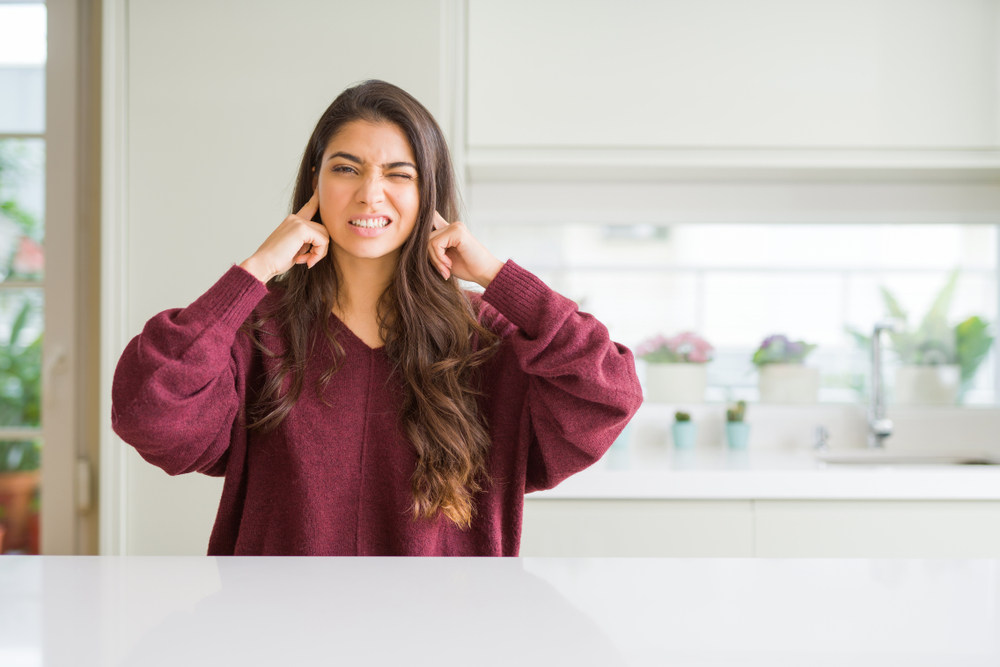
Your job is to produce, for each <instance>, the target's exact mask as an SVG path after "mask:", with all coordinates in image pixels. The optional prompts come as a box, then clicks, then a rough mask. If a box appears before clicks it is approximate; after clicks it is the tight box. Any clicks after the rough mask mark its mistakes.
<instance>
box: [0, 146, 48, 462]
mask: <svg viewBox="0 0 1000 667" xmlns="http://www.w3.org/2000/svg"><path fill="white" fill-rule="evenodd" d="M26 157H27V149H26V147H25V144H23V143H21V142H17V141H0V224H3V225H6V226H7V229H8V230H9V231H10V233H12V234H13V237H14V238H15V239H18V238H19V239H20V240H19V241H18V242H16V243H14V244H13V245H12V246H11V252H10V255H9V256H4V257H0V279H7V280H9V279H20V280H32V279H36V278H38V277H39V276H40V274H41V270H42V266H41V261H42V256H41V245H40V244H41V242H42V237H43V234H44V232H43V229H42V225H41V224H40V222H39V220H38V219H37V218H36V217H35V216H34V215H32V214H31V213H29V212H28V211H27V210H26V209H25V208H24V207H23V206H22V205H21V204H20V203H19V202H18V201H17V192H18V190H17V188H16V187H14V185H16V183H17V182H18V180H19V174H20V173H22V172H23V169H24V164H25V159H26ZM4 231H5V232H6V231H7V230H4ZM14 296H15V295H13V294H11V295H3V297H2V298H0V312H3V313H4V318H5V319H6V318H7V317H9V316H10V314H11V313H13V314H14V317H13V321H12V322H11V323H10V333H9V336H8V337H7V339H6V341H0V425H3V426H27V427H32V426H38V425H39V424H40V421H41V367H42V335H41V334H38V335H37V336H34V337H31V336H30V334H29V332H30V331H31V330H32V327H31V326H30V324H29V321H30V320H31V316H32V315H33V314H34V312H33V311H34V308H35V304H34V303H32V302H31V301H25V302H22V303H21V304H19V305H15V308H16V310H8V304H10V299H11V297H14ZM16 298H17V299H18V300H20V299H21V297H20V296H17V297H16ZM15 304H16V302H15ZM40 463H41V448H40V443H39V441H38V440H37V439H32V440H28V439H25V440H7V441H2V442H0V472H9V471H26V470H35V469H37V468H39V466H40Z"/></svg>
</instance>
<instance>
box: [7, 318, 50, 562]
mask: <svg viewBox="0 0 1000 667" xmlns="http://www.w3.org/2000/svg"><path fill="white" fill-rule="evenodd" d="M31 308H32V304H30V303H24V304H23V305H22V306H21V308H20V310H19V311H18V313H17V316H16V317H15V318H14V322H13V324H12V326H11V332H10V337H9V339H8V340H7V341H6V342H5V343H0V424H8V425H17V426H28V427H30V426H38V425H39V423H40V416H41V414H40V412H41V350H42V337H41V335H38V336H35V337H34V338H33V339H30V340H28V341H22V338H24V337H25V333H26V332H27V331H28V329H29V327H28V326H27V323H28V320H29V316H30V314H31ZM40 466H41V447H40V444H39V441H38V440H37V439H34V440H32V439H23V440H5V441H0V506H2V507H3V508H4V509H5V513H6V516H7V522H6V523H7V525H6V528H7V530H6V538H5V540H4V542H5V549H6V550H7V551H23V552H27V551H29V550H30V548H31V545H30V527H29V525H30V515H31V500H32V498H33V497H34V496H35V494H36V492H37V489H38V482H39V468H40Z"/></svg>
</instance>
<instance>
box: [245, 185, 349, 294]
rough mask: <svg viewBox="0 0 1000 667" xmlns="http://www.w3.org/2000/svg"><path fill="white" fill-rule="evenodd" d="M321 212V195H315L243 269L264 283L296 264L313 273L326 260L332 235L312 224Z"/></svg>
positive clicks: (287, 219)
mask: <svg viewBox="0 0 1000 667" xmlns="http://www.w3.org/2000/svg"><path fill="white" fill-rule="evenodd" d="M318 208H319V194H318V192H313V196H312V197H310V198H309V201H307V202H306V203H305V206H303V207H302V208H301V209H299V212H298V213H293V214H292V215H290V216H288V217H287V218H285V219H284V220H283V221H282V223H281V224H280V225H278V228H277V229H275V230H274V231H273V232H271V235H270V236H268V237H267V240H266V241H264V242H263V243H262V244H261V246H260V247H259V248H257V252H255V253H254V254H252V255H251V256H250V257H248V258H247V259H245V260H244V261H243V262H242V263H240V266H241V267H243V268H244V269H246V270H247V271H248V272H249V273H250V274H251V275H253V276H254V277H255V278H257V280H259V281H261V282H262V283H266V282H267V281H268V280H270V279H271V278H273V277H274V276H277V275H280V274H282V273H284V272H285V271H287V270H288V269H290V268H292V267H293V266H295V265H296V264H305V265H306V266H307V267H309V268H310V269H311V268H312V267H314V266H316V262H318V261H319V260H321V259H323V258H324V257H326V253H327V250H329V248H330V234H329V233H328V232H327V231H326V227H324V226H323V225H321V224H319V223H318V222H313V221H312V217H313V216H314V215H316V211H317V210H318Z"/></svg>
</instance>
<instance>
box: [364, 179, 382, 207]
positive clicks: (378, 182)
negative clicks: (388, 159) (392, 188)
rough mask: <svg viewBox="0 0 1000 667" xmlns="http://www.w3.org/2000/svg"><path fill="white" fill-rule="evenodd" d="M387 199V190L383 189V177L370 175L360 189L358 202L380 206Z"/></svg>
mask: <svg viewBox="0 0 1000 667" xmlns="http://www.w3.org/2000/svg"><path fill="white" fill-rule="evenodd" d="M384 199H385V190H384V188H383V187H382V177H381V175H380V174H369V175H368V176H367V177H366V178H365V179H364V180H363V181H362V182H361V185H360V187H359V188H358V202H359V203H362V204H368V205H369V206H374V205H375V204H380V203H382V201H383V200H384Z"/></svg>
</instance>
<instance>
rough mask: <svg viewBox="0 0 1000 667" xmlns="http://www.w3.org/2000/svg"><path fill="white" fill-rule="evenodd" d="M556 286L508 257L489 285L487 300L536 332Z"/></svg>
mask: <svg viewBox="0 0 1000 667" xmlns="http://www.w3.org/2000/svg"><path fill="white" fill-rule="evenodd" d="M551 293H552V289H551V288H550V287H549V286H548V285H546V284H545V283H543V282H542V281H541V279H539V278H538V276H536V275H535V274H533V273H531V272H530V271H528V270H527V269H525V268H524V267H522V266H520V265H518V264H516V263H515V262H514V260H511V259H508V260H507V261H506V262H505V263H504V265H503V267H502V268H501V269H500V272H499V273H497V275H496V277H495V278H494V279H493V281H492V282H490V284H489V285H488V286H487V287H486V291H485V292H483V300H484V301H486V303H488V304H490V305H491V306H493V307H494V308H496V309H497V310H498V311H500V313H501V314H502V315H503V316H504V317H506V318H507V319H508V320H510V321H511V322H513V323H514V324H515V325H517V327H518V328H519V329H521V330H523V331H525V332H528V333H535V329H536V327H537V324H538V320H539V317H540V316H541V313H542V311H543V310H544V306H545V304H546V303H547V302H548V301H549V300H550V299H551Z"/></svg>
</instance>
